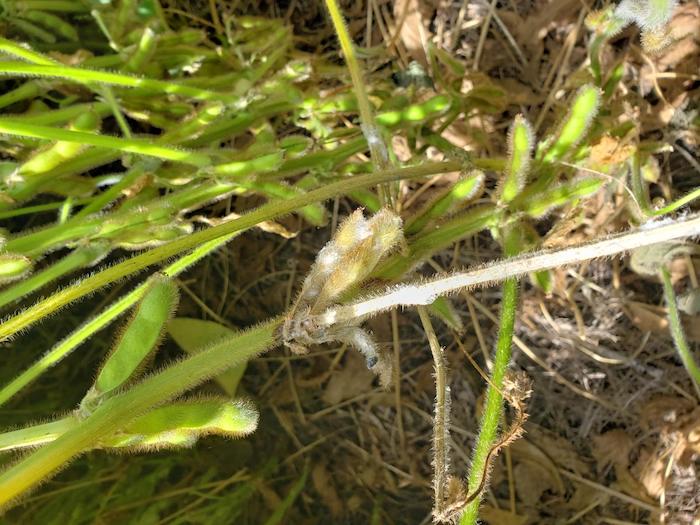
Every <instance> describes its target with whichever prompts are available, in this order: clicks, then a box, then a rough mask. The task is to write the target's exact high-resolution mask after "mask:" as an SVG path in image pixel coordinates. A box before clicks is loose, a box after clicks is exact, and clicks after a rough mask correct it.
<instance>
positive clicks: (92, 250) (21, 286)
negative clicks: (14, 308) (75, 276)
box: [0, 246, 106, 308]
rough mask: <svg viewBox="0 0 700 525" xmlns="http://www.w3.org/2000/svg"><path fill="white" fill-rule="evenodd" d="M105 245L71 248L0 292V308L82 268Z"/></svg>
mask: <svg viewBox="0 0 700 525" xmlns="http://www.w3.org/2000/svg"><path fill="white" fill-rule="evenodd" d="M105 248H106V247H105V246H86V247H81V248H78V249H76V250H73V251H72V252H71V253H69V254H68V255H66V256H65V257H63V258H61V259H60V260H59V261H58V262H56V263H55V264H52V265H51V266H49V267H47V268H45V269H44V270H42V271H40V272H37V273H35V274H33V275H32V276H31V277H28V278H26V279H23V280H22V281H20V282H18V283H17V284H15V285H14V286H11V287H10V288H6V289H4V290H2V291H1V292H0V308H2V307H4V306H6V305H8V304H10V303H12V302H14V301H16V300H17V299H20V298H21V297H24V296H25V295H28V294H30V293H32V292H35V291H36V290H38V289H39V288H41V287H42V286H44V285H45V284H47V283H50V282H51V281H53V280H55V279H59V278H61V277H63V276H64V275H67V274H69V273H71V272H73V271H75V270H77V269H79V268H83V267H85V266H86V265H88V264H90V263H91V262H93V261H95V259H96V258H98V257H99V256H100V255H101V254H103V253H105V252H106V250H105Z"/></svg>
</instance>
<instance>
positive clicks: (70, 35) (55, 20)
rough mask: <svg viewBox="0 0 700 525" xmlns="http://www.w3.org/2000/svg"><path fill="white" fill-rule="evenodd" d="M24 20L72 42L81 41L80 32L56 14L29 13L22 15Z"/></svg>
mask: <svg viewBox="0 0 700 525" xmlns="http://www.w3.org/2000/svg"><path fill="white" fill-rule="evenodd" d="M22 18H24V19H26V20H29V21H31V22H34V23H36V24H39V25H40V26H43V27H45V28H46V29H48V30H51V31H52V32H53V33H54V34H57V35H60V36H62V37H64V38H65V39H66V40H70V41H71V42H77V41H78V40H79V39H80V37H79V36H78V32H77V31H76V30H75V28H74V27H73V26H72V25H71V24H69V23H68V22H66V21H64V20H63V19H61V18H60V17H58V16H56V15H54V14H51V13H46V12H44V11H27V12H25V13H22Z"/></svg>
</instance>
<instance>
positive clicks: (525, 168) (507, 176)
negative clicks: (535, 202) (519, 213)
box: [498, 115, 535, 202]
mask: <svg viewBox="0 0 700 525" xmlns="http://www.w3.org/2000/svg"><path fill="white" fill-rule="evenodd" d="M534 144H535V135H534V133H533V131H532V127H531V126H530V123H529V122H528V121H527V120H526V119H525V117H523V116H522V115H518V116H517V117H515V120H514V121H513V124H512V125H511V127H510V131H509V132H508V160H507V162H506V170H505V173H504V177H503V179H502V180H501V184H500V188H499V190H498V195H499V198H500V200H501V201H502V202H511V201H512V200H513V199H514V198H515V197H516V196H517V195H518V194H519V193H520V192H521V191H522V189H523V187H524V186H525V182H526V181H527V176H528V174H529V173H530V159H531V157H532V150H533V147H534Z"/></svg>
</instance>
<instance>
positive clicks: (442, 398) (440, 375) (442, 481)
mask: <svg viewBox="0 0 700 525" xmlns="http://www.w3.org/2000/svg"><path fill="white" fill-rule="evenodd" d="M418 315H419V316H420V320H421V323H422V324H423V330H425V333H426V335H427V336H428V344H429V345H430V352H431V353H432V355H433V363H434V366H435V415H434V416H433V470H434V473H435V474H434V476H435V478H434V479H433V491H434V498H435V501H434V502H433V505H434V509H435V510H434V511H433V513H434V514H438V513H440V512H441V511H442V507H443V504H444V502H445V488H446V487H447V471H448V468H449V463H450V459H449V450H448V445H447V438H448V429H449V424H450V422H449V419H450V399H449V389H448V386H447V370H446V366H445V355H444V353H443V350H442V347H440V343H439V341H438V339H437V336H436V335H435V330H434V329H433V324H432V322H431V321H430V317H429V315H428V309H427V308H426V307H425V306H419V307H418Z"/></svg>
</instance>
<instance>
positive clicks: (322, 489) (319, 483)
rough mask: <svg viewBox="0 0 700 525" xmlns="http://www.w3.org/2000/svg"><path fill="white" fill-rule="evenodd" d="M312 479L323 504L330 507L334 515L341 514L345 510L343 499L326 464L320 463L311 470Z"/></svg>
mask: <svg viewBox="0 0 700 525" xmlns="http://www.w3.org/2000/svg"><path fill="white" fill-rule="evenodd" d="M311 479H312V481H313V484H314V488H315V489H316V492H318V494H319V496H321V500H322V501H323V504H324V505H325V506H326V507H328V510H330V511H331V514H332V515H333V516H339V515H340V514H342V512H343V501H342V500H341V499H340V497H339V496H338V492H337V491H336V490H335V485H334V483H333V478H332V477H331V475H330V474H329V473H328V469H327V468H326V467H325V465H323V464H321V463H319V464H317V465H316V466H315V467H314V468H313V470H312V471H311Z"/></svg>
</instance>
